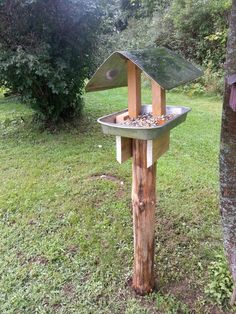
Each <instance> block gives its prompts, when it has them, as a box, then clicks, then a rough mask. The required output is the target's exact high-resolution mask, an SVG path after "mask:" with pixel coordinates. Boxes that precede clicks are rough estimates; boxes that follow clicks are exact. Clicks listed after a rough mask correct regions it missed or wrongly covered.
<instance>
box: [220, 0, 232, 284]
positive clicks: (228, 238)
mask: <svg viewBox="0 0 236 314" xmlns="http://www.w3.org/2000/svg"><path fill="white" fill-rule="evenodd" d="M229 26H230V27H229V37H228V44H227V59H226V65H225V67H226V79H225V94H224V103H223V112H222V126H221V146H220V206H221V215H222V226H223V234H224V247H225V252H226V255H227V258H228V261H229V264H230V269H231V272H232V277H233V280H234V283H236V112H234V111H233V110H232V109H231V107H230V105H229V100H230V93H231V89H232V85H229V83H228V77H229V76H231V75H233V74H236V0H233V1H232V11H231V17H230V25H229Z"/></svg>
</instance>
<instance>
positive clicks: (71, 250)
mask: <svg viewBox="0 0 236 314" xmlns="http://www.w3.org/2000/svg"><path fill="white" fill-rule="evenodd" d="M66 252H67V254H69V255H72V256H74V255H75V254H76V253H77V252H78V247H77V246H76V245H70V246H68V248H67V250H66Z"/></svg>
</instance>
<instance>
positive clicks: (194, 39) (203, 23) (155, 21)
mask: <svg viewBox="0 0 236 314" xmlns="http://www.w3.org/2000/svg"><path fill="white" fill-rule="evenodd" d="M124 2H125V3H128V4H127V6H124V5H123V6H122V5H121V4H120V1H118V0H117V1H115V0H113V3H114V4H115V5H116V8H117V10H115V11H116V14H117V15H116V21H117V19H118V20H119V19H120V18H121V16H123V15H124V16H125V23H123V27H122V29H117V28H116V27H114V28H112V27H111V28H110V32H109V33H106V36H105V37H103V40H104V41H102V42H103V45H102V47H101V49H100V62H101V61H102V59H104V57H105V56H107V55H108V54H109V53H110V52H111V51H113V50H117V49H120V50H125V49H138V48H145V47H150V46H167V47H169V48H171V49H173V50H175V51H177V52H179V53H181V54H182V55H184V56H185V57H186V58H187V59H190V60H192V61H194V62H195V63H197V64H199V65H201V66H202V67H203V68H204V69H207V73H206V76H205V77H206V79H205V80H204V79H203V80H201V81H200V83H201V84H203V89H205V90H207V91H208V90H210V91H213V90H216V91H217V93H219V92H220V93H222V90H223V83H222V79H221V80H218V77H220V75H222V73H223V64H224V61H225V51H226V40H227V30H228V12H229V8H230V1H229V0H221V1H215V0H197V1H196V0H170V1H161V0H160V1H153V0H143V1H141V0H140V1H135V5H134V8H135V9H133V10H131V8H132V3H133V4H134V2H133V1H131V0H129V1H128V0H127V1H124ZM137 2H138V4H137ZM113 23H114V20H113ZM110 25H112V18H111V20H110ZM113 25H114V24H113ZM209 79H210V81H211V84H212V85H210V84H209V82H210V81H209Z"/></svg>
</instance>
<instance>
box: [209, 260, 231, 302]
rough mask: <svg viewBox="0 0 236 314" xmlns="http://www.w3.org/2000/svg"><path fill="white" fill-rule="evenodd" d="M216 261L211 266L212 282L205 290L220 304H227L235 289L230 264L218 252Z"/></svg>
mask: <svg viewBox="0 0 236 314" xmlns="http://www.w3.org/2000/svg"><path fill="white" fill-rule="evenodd" d="M216 259H217V260H216V261H215V262H212V263H211V265H210V266H209V272H210V282H209V284H208V286H207V287H206V289H205V292H206V293H207V294H208V295H209V296H210V297H211V298H212V299H213V300H214V302H216V303H217V304H219V305H226V303H227V302H228V301H229V298H230V296H231V293H232V290H233V282H232V279H231V275H230V272H229V269H228V264H227V262H226V260H225V257H224V256H223V255H220V254H218V255H217V256H216Z"/></svg>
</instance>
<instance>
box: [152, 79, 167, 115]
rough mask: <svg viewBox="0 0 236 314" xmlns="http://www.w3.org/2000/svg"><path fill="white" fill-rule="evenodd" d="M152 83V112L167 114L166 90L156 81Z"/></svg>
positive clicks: (154, 113)
mask: <svg viewBox="0 0 236 314" xmlns="http://www.w3.org/2000/svg"><path fill="white" fill-rule="evenodd" d="M151 84H152V113H153V115H154V116H161V115H165V114H166V91H165V90H164V89H163V88H161V86H160V85H159V84H157V83H156V82H155V81H153V80H152V81H151Z"/></svg>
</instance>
